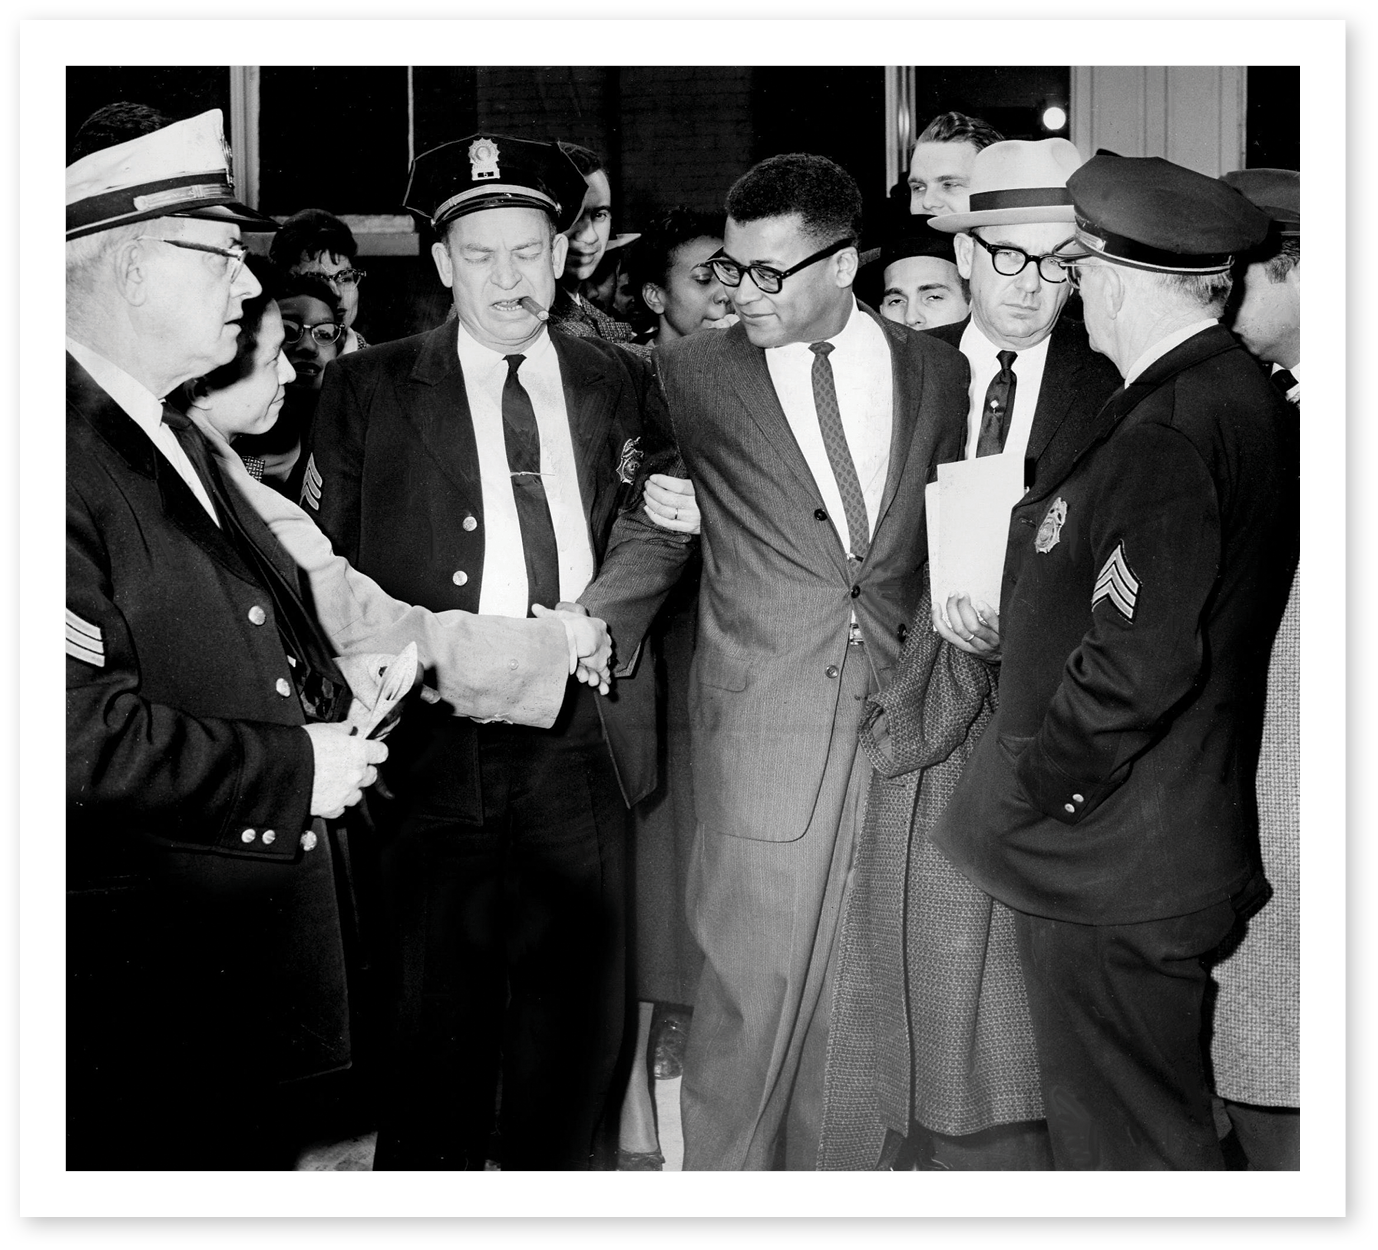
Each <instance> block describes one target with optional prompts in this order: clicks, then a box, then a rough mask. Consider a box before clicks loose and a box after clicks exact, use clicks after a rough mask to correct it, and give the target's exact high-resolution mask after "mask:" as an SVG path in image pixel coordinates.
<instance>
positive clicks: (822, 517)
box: [813, 508, 828, 521]
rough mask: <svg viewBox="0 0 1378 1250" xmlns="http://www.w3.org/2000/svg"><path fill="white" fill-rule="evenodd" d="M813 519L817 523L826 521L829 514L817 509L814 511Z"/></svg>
mask: <svg viewBox="0 0 1378 1250" xmlns="http://www.w3.org/2000/svg"><path fill="white" fill-rule="evenodd" d="M813 519H814V520H815V521H826V520H827V519H828V514H827V512H825V511H824V510H823V509H822V508H815V509H814V510H813Z"/></svg>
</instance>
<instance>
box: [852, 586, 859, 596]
mask: <svg viewBox="0 0 1378 1250" xmlns="http://www.w3.org/2000/svg"><path fill="white" fill-rule="evenodd" d="M860 594H861V587H860V586H853V587H852V598H853V599H856V598H858V597H859V596H860Z"/></svg>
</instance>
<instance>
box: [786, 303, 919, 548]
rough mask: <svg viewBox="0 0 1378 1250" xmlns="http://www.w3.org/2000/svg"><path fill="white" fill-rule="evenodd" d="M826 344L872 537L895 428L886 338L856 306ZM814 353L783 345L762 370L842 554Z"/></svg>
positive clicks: (843, 525)
mask: <svg viewBox="0 0 1378 1250" xmlns="http://www.w3.org/2000/svg"><path fill="white" fill-rule="evenodd" d="M830 342H831V343H832V345H833V350H832V351H831V352H830V353H829V354H828V362H829V364H831V365H832V368H833V386H834V387H835V389H836V391H837V408H838V412H839V413H840V414H841V417H842V432H843V433H844V434H846V436H847V448H848V450H849V451H850V452H851V453H852V463H853V464H854V465H855V466H856V475H857V479H858V481H860V483H861V494H862V498H863V499H864V500H865V501H866V523H867V537H868V538H869V537H871V535H873V534H874V533H875V528H876V517H877V516H878V515H879V514H880V501H881V499H882V497H883V496H884V494H885V478H886V474H887V473H888V472H889V468H890V433H891V429H892V428H893V426H894V420H895V417H894V378H893V374H892V365H891V363H890V348H889V345H888V344H887V343H886V342H885V332H884V331H883V330H882V329H881V328H880V326H879V325H877V324H876V323H875V322H874V321H873V320H872V319H871V318H870V317H868V316H867V315H866V314H865V313H863V312H860V311H858V309H857V306H856V303H855V301H853V303H852V308H851V312H850V313H849V314H848V316H847V324H846V325H845V326H843V327H842V330H841V332H840V333H838V334H837V335H835V336H834V337H833V338H832V339H831V340H830ZM815 359H816V356H815V353H814V352H812V351H810V350H809V345H808V344H807V343H786V344H784V345H783V346H781V347H770V348H767V349H766V365H767V367H768V368H769V369H770V380H771V382H772V383H773V384H774V386H775V394H776V395H777V396H778V398H779V400H780V407H781V408H783V409H784V410H785V420H787V421H788V422H789V428H790V430H791V431H792V432H793V434H794V438H795V441H796V442H797V443H798V444H799V450H800V451H802V452H803V453H804V459H805V460H806V461H807V462H808V466H809V472H811V473H812V474H813V480H814V482H815V483H817V485H818V493H819V494H820V495H822V496H823V503H824V506H825V507H826V509H827V513H828V516H829V517H831V518H832V522H833V528H834V529H836V530H837V536H838V538H839V539H841V541H842V546H843V548H844V549H850V548H849V544H848V535H847V513H846V511H845V510H844V509H843V506H842V492H841V491H840V490H839V489H838V485H837V478H836V477H835V476H834V475H833V467H832V462H831V461H830V460H829V459H828V449H827V448H826V447H825V446H824V444H823V431H822V429H821V428H820V427H819V424H818V409H817V407H816V406H815V404H814V401H813V362H814V360H815Z"/></svg>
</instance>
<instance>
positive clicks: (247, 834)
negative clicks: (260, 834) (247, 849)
mask: <svg viewBox="0 0 1378 1250" xmlns="http://www.w3.org/2000/svg"><path fill="white" fill-rule="evenodd" d="M254 836H255V835H254V831H253V830H252V829H246V830H244V832H243V833H241V834H240V835H239V840H240V841H241V842H252V841H253V840H254Z"/></svg>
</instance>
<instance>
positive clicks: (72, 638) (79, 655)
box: [66, 608, 105, 668]
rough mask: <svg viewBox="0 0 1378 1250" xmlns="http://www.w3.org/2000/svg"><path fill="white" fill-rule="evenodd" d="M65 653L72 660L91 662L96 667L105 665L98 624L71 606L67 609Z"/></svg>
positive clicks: (103, 645)
mask: <svg viewBox="0 0 1378 1250" xmlns="http://www.w3.org/2000/svg"><path fill="white" fill-rule="evenodd" d="M66 611H67V631H66V632H67V654H68V655H70V656H71V657H72V659H74V660H82V661H83V662H85V663H87V664H93V665H95V667H96V668H104V667H105V638H104V636H103V635H102V634H101V631H100V626H99V625H92V624H91V622H90V621H88V620H85V619H84V618H82V617H80V616H78V615H77V614H76V613H75V612H73V611H72V609H71V608H68V609H67V610H66Z"/></svg>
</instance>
